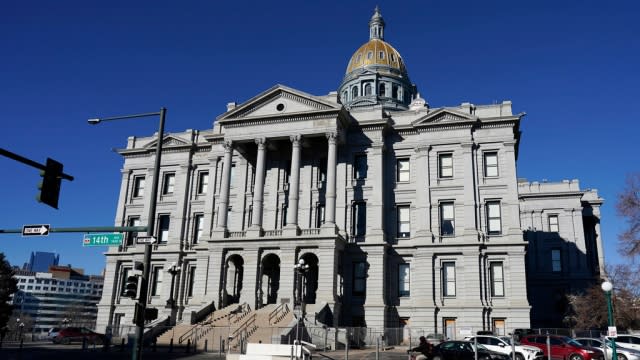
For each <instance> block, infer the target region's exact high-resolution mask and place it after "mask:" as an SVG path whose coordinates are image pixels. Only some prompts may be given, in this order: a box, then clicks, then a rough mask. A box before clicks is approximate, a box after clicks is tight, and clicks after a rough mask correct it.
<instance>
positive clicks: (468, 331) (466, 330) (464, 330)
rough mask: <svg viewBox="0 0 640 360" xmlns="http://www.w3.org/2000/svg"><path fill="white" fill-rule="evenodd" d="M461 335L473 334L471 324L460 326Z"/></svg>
mask: <svg viewBox="0 0 640 360" xmlns="http://www.w3.org/2000/svg"><path fill="white" fill-rule="evenodd" d="M458 329H459V332H460V336H471V335H472V330H471V326H460V327H459V328H458Z"/></svg>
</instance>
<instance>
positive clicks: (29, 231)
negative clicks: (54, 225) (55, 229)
mask: <svg viewBox="0 0 640 360" xmlns="http://www.w3.org/2000/svg"><path fill="white" fill-rule="evenodd" d="M49 227H50V225H49V224H38V225H24V226H23V227H22V236H47V235H49Z"/></svg>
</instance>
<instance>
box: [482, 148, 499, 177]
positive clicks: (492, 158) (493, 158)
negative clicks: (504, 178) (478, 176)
mask: <svg viewBox="0 0 640 360" xmlns="http://www.w3.org/2000/svg"><path fill="white" fill-rule="evenodd" d="M484 176H486V177H496V176H498V153H497V152H495V151H487V152H485V153H484Z"/></svg>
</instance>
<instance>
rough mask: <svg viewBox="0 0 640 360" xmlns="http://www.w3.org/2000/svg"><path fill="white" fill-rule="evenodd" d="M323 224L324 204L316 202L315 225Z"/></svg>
mask: <svg viewBox="0 0 640 360" xmlns="http://www.w3.org/2000/svg"><path fill="white" fill-rule="evenodd" d="M322 224H324V204H323V203H318V204H317V205H316V227H317V228H319V227H321V226H322Z"/></svg>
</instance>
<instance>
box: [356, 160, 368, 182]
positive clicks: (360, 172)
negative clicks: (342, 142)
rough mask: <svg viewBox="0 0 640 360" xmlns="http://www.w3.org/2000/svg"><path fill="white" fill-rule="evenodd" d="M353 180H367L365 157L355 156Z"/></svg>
mask: <svg viewBox="0 0 640 360" xmlns="http://www.w3.org/2000/svg"><path fill="white" fill-rule="evenodd" d="M353 178H354V179H356V180H364V179H366V178H367V155H366V154H361V155H356V157H355V159H354V161H353Z"/></svg>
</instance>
